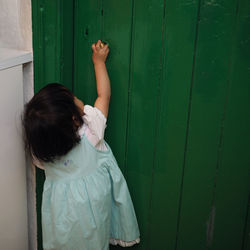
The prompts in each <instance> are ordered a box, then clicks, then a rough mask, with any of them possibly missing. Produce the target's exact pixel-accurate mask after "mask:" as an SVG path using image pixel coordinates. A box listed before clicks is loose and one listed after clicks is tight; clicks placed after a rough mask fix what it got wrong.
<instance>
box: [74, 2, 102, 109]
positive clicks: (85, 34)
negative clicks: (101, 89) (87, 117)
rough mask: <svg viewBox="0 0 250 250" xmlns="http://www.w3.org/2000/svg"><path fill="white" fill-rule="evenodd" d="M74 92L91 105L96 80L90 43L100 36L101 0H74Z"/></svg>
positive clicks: (93, 98)
mask: <svg viewBox="0 0 250 250" xmlns="http://www.w3.org/2000/svg"><path fill="white" fill-rule="evenodd" d="M74 34H75V37H74V40H75V47H74V88H73V89H74V93H75V94H76V95H77V96H78V97H79V98H80V99H81V100H82V101H83V102H84V104H89V105H93V104H94V101H95V99H96V82H95V73H94V67H93V62H92V49H91V45H92V44H93V43H95V42H96V41H97V40H98V39H100V37H101V0H91V1H90V0H89V1H80V0H76V1H75V32H74Z"/></svg>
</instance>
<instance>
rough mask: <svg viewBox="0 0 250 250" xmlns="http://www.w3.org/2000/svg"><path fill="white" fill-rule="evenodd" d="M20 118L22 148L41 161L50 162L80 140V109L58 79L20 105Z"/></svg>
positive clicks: (70, 93) (72, 95) (81, 122)
mask: <svg viewBox="0 0 250 250" xmlns="http://www.w3.org/2000/svg"><path fill="white" fill-rule="evenodd" d="M73 118H74V119H73ZM22 122H23V128H24V142H25V148H26V151H28V153H29V154H30V155H31V156H32V157H33V158H34V157H35V158H36V159H37V160H39V161H41V162H54V161H55V160H56V159H58V158H60V156H63V155H65V154H67V153H68V152H69V151H70V150H71V149H72V148H73V147H74V146H75V145H76V144H78V143H79V142H80V136H79V134H78V132H77V131H78V128H79V127H80V126H82V124H83V120H82V117H81V112H80V110H79V108H78V107H77V106H76V105H75V103H74V94H73V93H72V92H71V91H70V90H68V89H67V88H66V87H64V86H63V85H61V84H59V83H51V84H48V85H46V86H45V87H44V88H42V89H41V90H40V91H39V92H38V93H37V94H35V95H34V96H33V98H32V99H31V100H30V101H29V102H28V103H27V104H26V105H25V107H24V112H23V117H22Z"/></svg>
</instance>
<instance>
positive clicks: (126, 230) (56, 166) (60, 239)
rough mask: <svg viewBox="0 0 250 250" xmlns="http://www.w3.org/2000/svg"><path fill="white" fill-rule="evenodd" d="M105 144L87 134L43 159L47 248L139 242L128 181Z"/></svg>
mask: <svg viewBox="0 0 250 250" xmlns="http://www.w3.org/2000/svg"><path fill="white" fill-rule="evenodd" d="M105 145H106V147H107V150H106V151H101V150H98V149H96V148H95V147H94V146H93V145H92V144H91V143H90V142H89V141H88V139H87V137H86V136H85V135H84V134H83V135H82V138H81V141H80V143H79V144H78V145H77V146H75V147H74V148H73V149H72V150H71V151H70V152H69V153H68V154H67V155H65V156H63V157H62V158H61V159H60V160H57V161H56V162H54V163H46V164H44V168H45V175H46V180H45V183H44V190H43V198H42V231H43V248H44V250H52V249H53V250H107V249H109V243H112V244H117V243H118V244H120V245H122V246H130V243H131V242H132V244H134V243H138V242H139V236H140V235H139V229H138V224H137V220H136V215H135V211H134V207H133V204H132V201H131V197H130V194H129V190H128V187H127V184H126V181H125V179H124V177H123V175H122V173H121V171H120V169H119V167H118V165H117V162H116V160H115V158H114V156H113V154H112V151H111V149H110V147H109V145H108V144H107V143H106V142H105ZM132 244H131V245H132Z"/></svg>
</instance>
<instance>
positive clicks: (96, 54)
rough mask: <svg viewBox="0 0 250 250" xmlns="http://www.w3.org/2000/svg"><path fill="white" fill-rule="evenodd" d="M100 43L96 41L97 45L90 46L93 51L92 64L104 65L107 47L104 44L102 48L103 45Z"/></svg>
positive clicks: (107, 51)
mask: <svg viewBox="0 0 250 250" xmlns="http://www.w3.org/2000/svg"><path fill="white" fill-rule="evenodd" d="M101 43H102V42H101V40H98V41H97V43H93V44H92V46H91V48H92V50H93V54H92V60H93V63H94V64H98V63H105V61H106V58H107V56H108V53H109V48H108V45H107V44H106V45H104V46H103V47H102V45H103V44H102V45H101Z"/></svg>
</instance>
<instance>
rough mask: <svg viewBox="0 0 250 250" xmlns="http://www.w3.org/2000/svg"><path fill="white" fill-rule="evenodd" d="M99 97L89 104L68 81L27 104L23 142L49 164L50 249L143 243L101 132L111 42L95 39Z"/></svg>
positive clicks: (46, 232)
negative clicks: (76, 92)
mask: <svg viewBox="0 0 250 250" xmlns="http://www.w3.org/2000/svg"><path fill="white" fill-rule="evenodd" d="M92 50H93V54H92V60H93V64H94V69H95V75H96V85H97V94H98V97H97V99H96V101H95V104H94V107H92V106H89V105H84V104H83V102H82V101H80V100H79V99H77V98H76V97H75V96H74V95H73V94H72V93H71V92H70V91H69V90H68V89H66V88H65V87H64V86H62V85H60V84H57V83H54V84H49V85H47V86H45V87H44V88H43V89H41V90H40V91H39V92H38V93H37V94H36V95H34V97H33V98H32V99H31V100H30V102H29V103H27V104H26V107H25V111H24V117H23V123H24V132H25V142H26V147H27V150H28V152H29V153H30V155H31V156H32V159H33V161H34V163H35V165H37V166H40V167H41V168H43V169H44V170H45V175H46V180H45V183H44V189H43V199H42V231H43V248H44V249H45V250H52V249H53V250H107V249H109V243H111V244H113V245H117V244H119V245H121V246H123V247H126V246H132V245H134V244H136V243H139V241H140V239H139V229H138V224H137V220H136V215H135V211H134V208H133V204H132V201H131V197H130V194H129V191H128V187H127V184H126V181H125V179H124V177H123V175H122V173H121V171H120V169H119V167H118V165H117V162H116V160H115V158H114V156H113V154H112V151H111V149H110V147H109V145H108V144H107V143H106V142H105V140H104V131H105V127H106V119H107V116H108V109H109V99H110V81H109V77H108V74H107V70H106V66H105V61H106V58H107V56H108V53H109V48H108V45H105V46H103V44H102V43H101V41H100V40H98V42H97V43H96V44H93V45H92Z"/></svg>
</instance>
